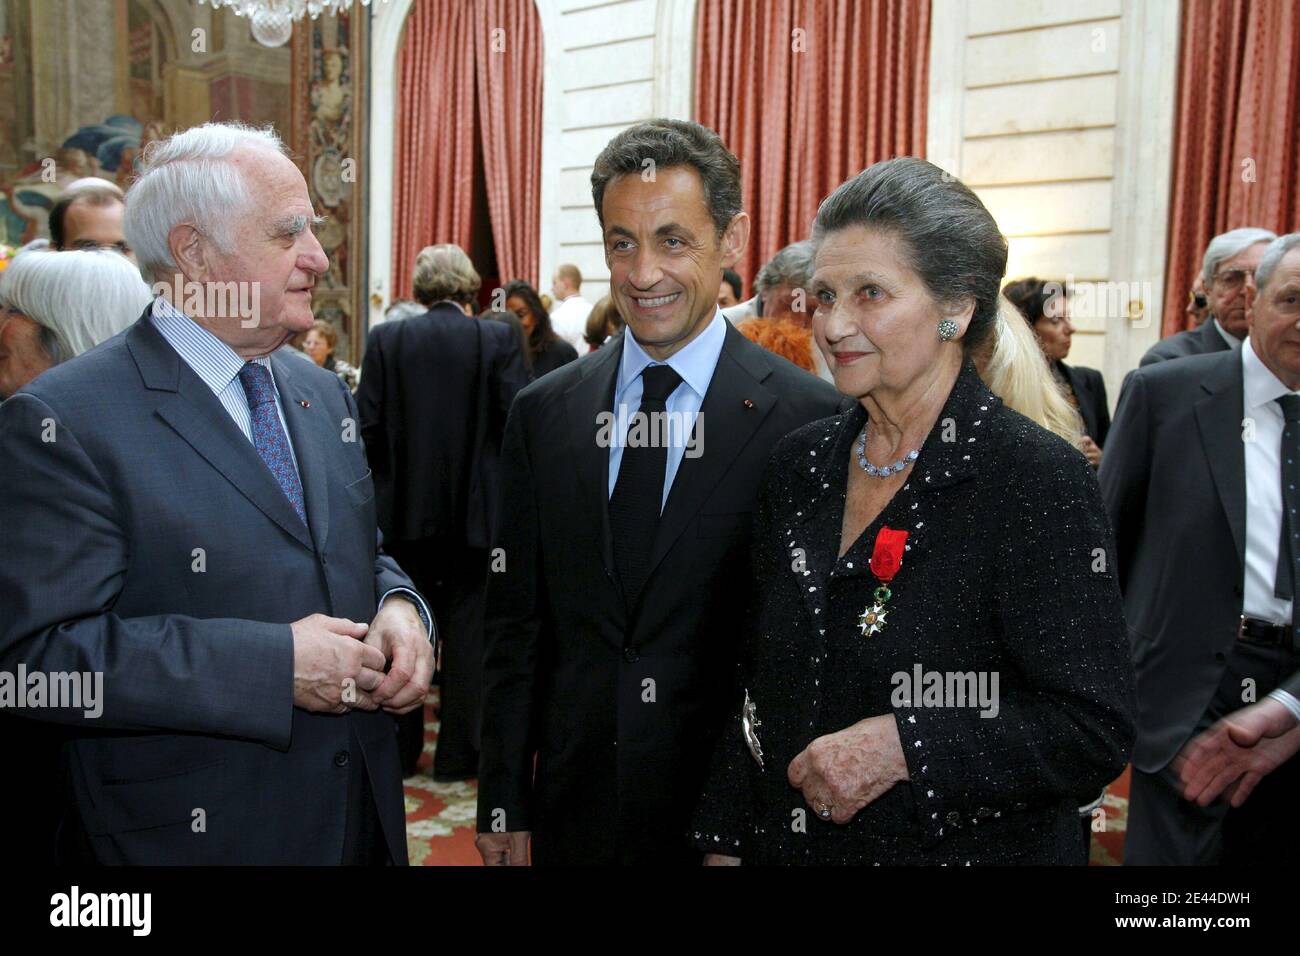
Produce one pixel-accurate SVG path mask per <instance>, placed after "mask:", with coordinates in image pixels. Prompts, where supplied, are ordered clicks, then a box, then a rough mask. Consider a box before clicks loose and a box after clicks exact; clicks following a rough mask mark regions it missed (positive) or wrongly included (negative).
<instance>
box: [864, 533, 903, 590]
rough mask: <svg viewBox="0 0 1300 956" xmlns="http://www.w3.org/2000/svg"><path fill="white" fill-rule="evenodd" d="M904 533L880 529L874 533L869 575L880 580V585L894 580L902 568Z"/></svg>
mask: <svg viewBox="0 0 1300 956" xmlns="http://www.w3.org/2000/svg"><path fill="white" fill-rule="evenodd" d="M907 534H908V532H906V531H895V530H892V529H890V528H888V527H882V528H881V529H880V531H878V532H877V533H876V546H875V547H874V548H873V549H872V551H871V562H870V567H871V573H872V574H874V575H875V576H876V577H878V578H880V581H881V583H882V584H888V583H889V582H890V581H892V580H894V575H895V574H897V573H898V569H899V568H901V567H902V566H903V546H904V545H905V544H907Z"/></svg>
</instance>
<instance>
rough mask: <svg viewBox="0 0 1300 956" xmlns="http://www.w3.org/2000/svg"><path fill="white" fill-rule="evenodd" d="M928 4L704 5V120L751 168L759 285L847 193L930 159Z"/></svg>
mask: <svg viewBox="0 0 1300 956" xmlns="http://www.w3.org/2000/svg"><path fill="white" fill-rule="evenodd" d="M929 36H930V4H929V0H700V3H699V8H698V11H697V22H696V40H695V65H696V84H695V118H696V119H697V120H698V121H699V122H700V123H703V124H704V125H705V126H708V127H711V128H712V129H715V130H717V132H718V134H719V135H720V136H721V137H722V140H723V142H724V143H726V144H727V148H728V149H730V150H731V151H732V152H733V153H735V154H736V156H737V157H738V158H739V159H740V164H741V172H742V176H743V187H742V188H743V198H744V203H745V208H746V210H747V211H748V212H749V214H750V216H751V218H752V219H753V234H752V236H751V238H750V243H749V247H748V249H747V250H746V252H745V256H744V258H743V259H742V260H741V262H739V263H737V265H736V271H737V272H739V273H740V275H741V277H742V278H743V279H744V280H745V282H746V284H747V285H748V284H749V283H751V282H752V281H753V278H754V275H755V273H756V272H757V271H758V269H759V267H760V266H761V265H762V264H763V263H764V262H766V261H767V260H768V259H769V258H770V257H771V256H772V254H773V253H775V252H776V251H777V250H779V249H780V248H781V247H782V246H785V245H787V244H789V243H791V242H795V241H797V240H799V239H805V238H807V237H808V235H809V232H810V230H811V226H812V220H813V218H814V216H815V215H816V213H817V206H818V205H819V204H820V202H821V201H822V199H824V198H825V197H826V196H827V195H828V194H829V193H830V192H831V191H832V190H833V189H834V188H835V187H836V186H838V185H839V184H840V183H842V182H843V181H844V180H846V179H848V178H849V177H850V176H852V175H854V174H856V173H858V172H859V171H861V170H862V169H865V168H866V167H867V166H869V165H871V164H872V163H874V162H876V161H878V160H881V159H888V158H890V157H892V156H924V155H925V111H926V95H927V76H928V66H929Z"/></svg>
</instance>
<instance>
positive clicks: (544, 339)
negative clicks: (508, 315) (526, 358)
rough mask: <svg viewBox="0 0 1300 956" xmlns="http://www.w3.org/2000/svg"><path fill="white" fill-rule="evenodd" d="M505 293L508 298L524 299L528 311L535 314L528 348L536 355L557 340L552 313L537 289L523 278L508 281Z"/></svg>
mask: <svg viewBox="0 0 1300 956" xmlns="http://www.w3.org/2000/svg"><path fill="white" fill-rule="evenodd" d="M505 293H506V298H507V299H510V298H518V299H522V300H523V302H524V305H525V306H527V307H528V311H529V312H531V313H532V314H533V332H532V334H531V335H530V336H528V348H529V349H530V350H532V353H533V354H534V355H536V354H537V353H538V352H540V351H542V349H544V348H546V346H548V345H550V344H551V343H552V342H554V341H555V338H556V336H555V329H554V328H552V327H551V315H550V313H549V312H547V311H546V308H545V307H544V306H543V305H542V300H541V297H540V296H538V294H537V290H536V289H534V288H533V287H532V286H531V285H529V284H528V283H527V282H525V281H524V280H523V279H515V280H514V281H513V282H507V283H506V286H505Z"/></svg>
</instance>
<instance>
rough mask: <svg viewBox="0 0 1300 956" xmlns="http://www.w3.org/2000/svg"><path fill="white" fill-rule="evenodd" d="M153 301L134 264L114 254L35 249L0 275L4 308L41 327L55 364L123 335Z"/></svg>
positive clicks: (44, 344) (44, 345)
mask: <svg viewBox="0 0 1300 956" xmlns="http://www.w3.org/2000/svg"><path fill="white" fill-rule="evenodd" d="M152 299H153V293H152V292H151V291H150V290H149V286H147V285H145V283H144V280H143V279H141V278H140V272H139V270H138V269H137V268H136V267H135V265H134V263H132V262H131V260H130V259H127V258H126V257H125V256H123V255H121V254H120V253H118V252H116V251H113V250H110V249H94V250H91V249H76V250H70V251H67V252H56V251H54V250H52V249H33V250H30V251H25V252H20V253H19V254H18V255H16V256H14V258H13V261H12V262H10V263H9V267H8V268H7V269H5V271H4V272H3V273H0V303H3V304H4V305H6V306H8V307H9V308H12V309H14V310H15V311H17V312H21V313H22V314H23V315H25V316H27V317H28V318H29V319H31V320H32V321H33V322H35V323H36V324H37V325H39V326H40V327H41V345H42V346H43V347H44V349H45V351H46V353H47V355H48V357H49V359H50V362H51V364H54V365H58V364H59V363H60V362H66V361H67V360H68V359H70V358H75V357H76V356H78V355H80V354H81V353H82V352H85V351H86V350H87V349H90V348H93V347H94V346H96V345H98V344H99V343H100V342H103V341H105V340H106V339H110V338H112V337H113V336H114V335H116V334H117V333H118V332H121V331H122V330H123V329H125V328H126V327H127V326H128V325H130V324H131V323H132V322H134V321H135V320H136V319H138V318H139V317H140V313H141V312H143V311H144V308H145V306H147V305H148V304H149V303H150V301H152Z"/></svg>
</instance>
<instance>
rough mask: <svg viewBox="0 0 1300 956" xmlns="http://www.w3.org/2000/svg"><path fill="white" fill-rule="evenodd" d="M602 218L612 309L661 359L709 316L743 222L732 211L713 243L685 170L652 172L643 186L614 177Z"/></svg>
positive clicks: (739, 243) (737, 248)
mask: <svg viewBox="0 0 1300 956" xmlns="http://www.w3.org/2000/svg"><path fill="white" fill-rule="evenodd" d="M602 213H603V218H604V223H605V261H606V263H607V264H608V265H609V287H610V295H611V296H612V297H613V299H614V305H615V307H616V308H617V309H618V312H619V314H620V315H621V316H623V318H624V319H625V320H626V321H627V326H628V328H629V329H631V331H632V335H633V336H634V337H635V338H636V340H637V342H638V343H639V344H640V345H641V347H642V348H644V349H645V350H646V352H647V353H649V354H650V356H651V357H652V358H655V359H657V360H659V361H663V360H665V359H667V358H668V357H669V356H670V355H672V354H673V353H675V352H677V351H679V350H680V349H681V348H683V347H684V346H685V345H686V344H687V343H689V342H690V341H691V340H692V339H694V338H695V337H696V336H697V335H699V334H700V332H702V331H703V330H704V329H705V328H706V327H707V326H708V324H709V320H710V319H712V318H713V315H714V313H715V311H716V310H717V300H718V287H719V284H720V283H721V282H722V270H723V269H724V268H728V267H730V266H731V265H733V264H735V262H736V260H737V259H739V258H740V254H741V253H742V252H744V250H745V243H746V242H747V241H748V240H749V217H748V216H747V215H746V214H745V213H740V214H738V215H737V216H736V217H735V218H734V219H732V221H731V223H730V224H729V225H728V226H727V229H726V230H725V232H724V233H723V235H722V238H721V241H719V239H718V235H717V230H716V228H715V227H714V223H713V219H712V217H711V216H710V215H709V206H708V201H707V198H706V196H705V193H704V184H703V182H702V181H701V179H700V175H699V173H698V172H696V170H695V168H694V167H691V166H672V167H669V168H667V169H660V170H658V171H657V173H656V175H655V177H654V179H653V180H652V181H650V182H647V181H645V180H644V179H642V178H641V176H639V175H633V174H625V175H622V176H618V177H617V178H615V179H614V180H612V181H611V182H610V183H609V185H608V186H607V187H606V188H605V195H604V200H603V208H602Z"/></svg>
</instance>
